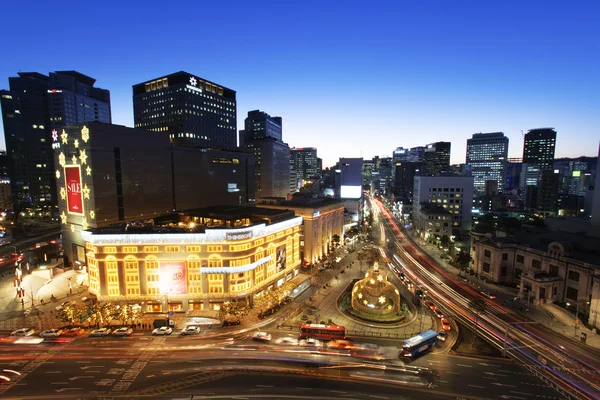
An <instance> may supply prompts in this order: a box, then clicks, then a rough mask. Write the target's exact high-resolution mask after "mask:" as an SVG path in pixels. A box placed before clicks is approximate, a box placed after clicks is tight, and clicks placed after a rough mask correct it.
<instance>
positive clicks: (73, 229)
mask: <svg viewBox="0 0 600 400" xmlns="http://www.w3.org/2000/svg"><path fill="white" fill-rule="evenodd" d="M71 232H73V233H75V225H73V224H71Z"/></svg>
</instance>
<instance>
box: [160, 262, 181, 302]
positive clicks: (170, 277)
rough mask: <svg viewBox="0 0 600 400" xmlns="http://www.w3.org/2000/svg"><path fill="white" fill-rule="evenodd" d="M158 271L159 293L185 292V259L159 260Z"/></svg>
mask: <svg viewBox="0 0 600 400" xmlns="http://www.w3.org/2000/svg"><path fill="white" fill-rule="evenodd" d="M159 271H160V272H159V274H160V293H161V294H171V293H172V294H186V293H187V279H186V273H185V261H161V262H160V264H159Z"/></svg>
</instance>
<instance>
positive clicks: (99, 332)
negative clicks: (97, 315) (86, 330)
mask: <svg viewBox="0 0 600 400" xmlns="http://www.w3.org/2000/svg"><path fill="white" fill-rule="evenodd" d="M110 332H111V330H110V329H109V328H100V329H94V330H93V331H92V332H91V333H90V337H92V336H108V335H110Z"/></svg>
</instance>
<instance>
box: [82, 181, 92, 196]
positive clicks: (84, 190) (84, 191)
mask: <svg viewBox="0 0 600 400" xmlns="http://www.w3.org/2000/svg"><path fill="white" fill-rule="evenodd" d="M81 194H83V198H84V199H87V200H89V199H90V188H89V187H87V183H86V184H84V185H83V189H81Z"/></svg>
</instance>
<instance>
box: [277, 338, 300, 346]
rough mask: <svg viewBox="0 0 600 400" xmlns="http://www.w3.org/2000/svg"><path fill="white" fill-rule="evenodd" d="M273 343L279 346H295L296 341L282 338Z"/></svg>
mask: <svg viewBox="0 0 600 400" xmlns="http://www.w3.org/2000/svg"><path fill="white" fill-rule="evenodd" d="M275 343H277V344H280V345H282V346H297V345H298V339H296V338H293V337H282V338H279V339H277V340H276V341H275Z"/></svg>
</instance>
